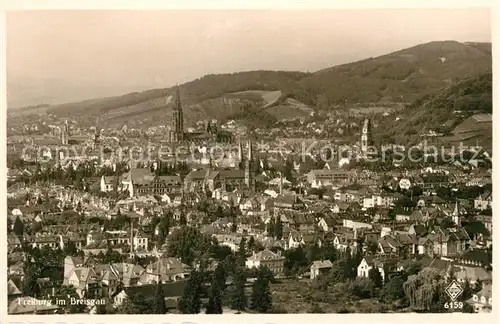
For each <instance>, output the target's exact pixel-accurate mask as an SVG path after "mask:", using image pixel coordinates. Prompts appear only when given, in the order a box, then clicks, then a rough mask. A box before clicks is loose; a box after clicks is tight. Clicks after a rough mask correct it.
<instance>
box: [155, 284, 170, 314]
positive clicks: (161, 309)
mask: <svg viewBox="0 0 500 324" xmlns="http://www.w3.org/2000/svg"><path fill="white" fill-rule="evenodd" d="M154 299H155V304H154V314H165V313H166V312H167V306H166V305H165V295H164V294H163V287H162V283H161V280H158V284H157V285H156V291H155V297H154Z"/></svg>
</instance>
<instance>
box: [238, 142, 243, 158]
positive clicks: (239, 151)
mask: <svg viewBox="0 0 500 324" xmlns="http://www.w3.org/2000/svg"><path fill="white" fill-rule="evenodd" d="M238 161H239V162H242V161H243V146H242V145H241V139H240V138H239V137H238Z"/></svg>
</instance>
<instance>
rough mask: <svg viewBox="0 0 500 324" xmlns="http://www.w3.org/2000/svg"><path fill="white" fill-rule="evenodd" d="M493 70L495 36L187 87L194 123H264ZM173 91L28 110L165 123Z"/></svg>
mask: <svg viewBox="0 0 500 324" xmlns="http://www.w3.org/2000/svg"><path fill="white" fill-rule="evenodd" d="M491 71H492V56H491V43H459V42H455V41H443V42H431V43H426V44H421V45H417V46H414V47H411V48H407V49H403V50H400V51H397V52H393V53H390V54H387V55H383V56H380V57H376V58H368V59H366V60H362V61H358V62H354V63H349V64H344V65H339V66H334V67H330V68H327V69H324V70H320V71H317V72H315V73H303V72H287V71H251V72H240V73H233V74H217V75H207V76H204V77H202V78H199V79H196V80H194V81H191V82H188V83H185V84H182V85H180V86H179V87H180V93H181V97H182V98H181V100H182V104H183V107H184V116H185V120H186V123H187V124H188V125H189V124H193V123H194V122H196V121H198V120H201V119H207V118H215V119H219V120H225V119H228V118H232V119H244V120H248V121H249V122H251V123H254V124H256V125H260V126H263V125H265V124H266V125H270V124H272V123H274V122H275V121H278V120H283V119H287V118H293V117H303V116H306V115H308V114H310V113H311V111H313V110H314V109H319V110H329V109H337V108H342V107H344V105H346V106H348V107H349V106H358V107H359V106H361V107H362V106H363V105H367V106H368V105H381V106H391V105H401V104H402V103H406V104H410V103H413V102H415V101H416V100H417V99H419V98H421V97H422V96H425V95H429V94H432V93H436V92H439V91H440V90H441V89H444V88H447V87H450V86H452V85H454V84H456V83H458V82H460V81H462V80H466V79H469V78H474V77H478V76H481V75H484V74H488V73H491ZM20 89H22V87H19V86H18V87H12V88H10V89H8V92H9V97H11V98H13V97H15V96H16V95H17V94H18V93H19V92H18V91H19V90H20ZM173 93H174V88H166V89H153V90H148V91H143V92H134V93H129V94H126V95H123V96H116V97H108V98H100V99H92V100H86V101H81V102H76V103H67V104H61V105H53V106H48V107H47V106H46V107H42V108H32V109H28V110H30V111H32V112H39V111H40V110H41V109H43V110H45V111H47V112H51V113H54V114H56V115H58V116H61V117H65V116H66V117H71V118H76V119H78V118H80V119H82V120H90V119H91V118H93V117H96V116H100V121H101V122H103V123H105V124H107V125H110V126H111V125H123V124H128V125H130V126H140V125H164V124H166V123H167V121H168V120H169V117H168V115H167V114H168V112H169V111H170V110H171V109H170V108H169V107H170V105H171V104H170V101H171V98H170V97H171V95H172V94H173ZM56 95H57V93H54V94H51V95H50V96H52V97H53V96H56ZM41 103H43V101H42V102H41ZM413 107H414V106H413ZM21 110H23V109H21ZM11 112H13V111H12V110H11V111H9V113H11ZM26 112H27V110H25V113H26Z"/></svg>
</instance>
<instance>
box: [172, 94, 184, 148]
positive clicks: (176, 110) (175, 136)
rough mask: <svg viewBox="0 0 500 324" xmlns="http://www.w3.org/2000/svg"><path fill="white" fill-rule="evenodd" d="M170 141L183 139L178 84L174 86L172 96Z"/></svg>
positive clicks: (182, 121) (182, 119)
mask: <svg viewBox="0 0 500 324" xmlns="http://www.w3.org/2000/svg"><path fill="white" fill-rule="evenodd" d="M172 123H173V125H172V128H173V130H172V133H171V134H172V136H171V141H172V142H180V141H182V140H183V139H184V117H183V113H182V105H181V95H180V92H179V85H178V84H177V85H176V86H175V98H174V107H173V114H172Z"/></svg>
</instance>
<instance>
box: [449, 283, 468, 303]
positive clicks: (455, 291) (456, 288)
mask: <svg viewBox="0 0 500 324" xmlns="http://www.w3.org/2000/svg"><path fill="white" fill-rule="evenodd" d="M445 292H446V294H447V295H448V296H450V299H451V301H455V300H457V298H458V297H459V296H460V295H461V294H462V293H463V292H464V290H463V288H462V287H460V285H459V284H458V282H457V281H456V280H453V281H452V282H451V283H450V284H449V285H448V286H447V287H446V289H445Z"/></svg>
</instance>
